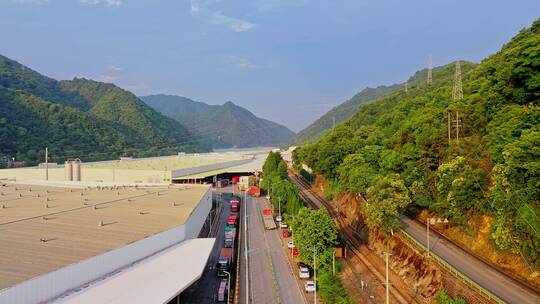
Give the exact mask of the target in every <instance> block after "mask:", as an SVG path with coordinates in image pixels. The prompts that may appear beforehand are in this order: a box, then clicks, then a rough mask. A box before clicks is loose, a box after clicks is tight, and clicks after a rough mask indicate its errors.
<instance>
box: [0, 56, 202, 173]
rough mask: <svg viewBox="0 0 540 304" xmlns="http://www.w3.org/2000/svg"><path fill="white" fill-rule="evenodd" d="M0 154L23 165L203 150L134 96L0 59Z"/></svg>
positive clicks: (165, 118)
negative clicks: (46, 150) (46, 159)
mask: <svg viewBox="0 0 540 304" xmlns="http://www.w3.org/2000/svg"><path fill="white" fill-rule="evenodd" d="M0 103H1V105H2V106H1V107H0V152H1V154H2V155H1V156H3V157H15V158H16V159H17V160H19V161H24V162H26V163H27V164H35V163H37V162H39V161H40V160H42V159H43V155H42V154H43V149H44V147H45V146H48V147H49V153H50V157H51V161H63V160H64V159H65V158H68V157H79V158H81V159H83V160H85V161H88V160H98V159H111V158H116V157H118V156H121V155H134V156H147V155H156V154H157V153H174V152H176V151H203V150H207V149H206V148H205V147H204V146H202V145H201V144H200V143H198V142H197V141H196V140H195V139H194V137H192V136H191V135H190V134H189V132H188V131H187V130H186V129H185V128H184V127H183V126H182V125H180V124H179V123H177V122H176V121H174V120H172V119H170V118H168V117H165V116H164V115H162V114H160V113H158V112H156V111H154V110H153V109H152V108H150V107H148V106H147V105H146V104H145V103H143V102H142V101H141V100H139V99H138V98H137V97H136V96H135V95H133V94H132V93H130V92H128V91H125V90H122V89H120V88H118V87H116V86H115V85H113V84H107V83H101V82H96V81H92V80H87V79H77V78H76V79H74V80H70V81H60V82H58V81H56V80H54V79H51V78H48V77H46V76H43V75H41V74H39V73H38V72H36V71H33V70H31V69H29V68H28V67H25V66H23V65H21V64H19V63H18V62H16V61H13V60H10V59H9V58H7V57H4V56H1V55H0Z"/></svg>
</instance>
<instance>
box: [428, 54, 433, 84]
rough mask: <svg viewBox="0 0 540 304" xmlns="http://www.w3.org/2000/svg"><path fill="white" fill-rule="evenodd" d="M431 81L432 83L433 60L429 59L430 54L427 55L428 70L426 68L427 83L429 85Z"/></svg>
mask: <svg viewBox="0 0 540 304" xmlns="http://www.w3.org/2000/svg"><path fill="white" fill-rule="evenodd" d="M432 83H433V60H432V59H431V55H429V59H428V70H427V84H428V85H431V84H432Z"/></svg>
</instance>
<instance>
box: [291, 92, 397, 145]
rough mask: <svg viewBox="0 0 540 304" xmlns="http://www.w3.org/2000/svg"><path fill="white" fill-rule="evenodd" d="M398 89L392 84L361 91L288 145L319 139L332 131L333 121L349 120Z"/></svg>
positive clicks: (325, 115) (306, 129)
mask: <svg viewBox="0 0 540 304" xmlns="http://www.w3.org/2000/svg"><path fill="white" fill-rule="evenodd" d="M399 87H400V86H399V85H397V84H394V85H391V86H378V87H376V88H365V89H363V90H362V91H361V92H360V93H358V94H356V95H354V96H353V97H352V98H351V99H349V100H347V101H345V102H344V103H342V104H340V105H339V106H336V107H334V108H333V109H332V110H330V111H328V112H327V113H326V114H324V115H323V116H321V117H320V118H319V119H317V120H316V121H314V122H313V123H311V124H310V125H309V126H307V127H306V128H305V129H303V130H302V131H300V132H298V134H297V135H296V137H295V138H294V139H293V140H292V142H291V143H290V144H291V145H292V146H296V145H301V144H304V143H307V142H312V141H315V140H317V139H319V138H320V137H321V136H323V135H324V133H326V132H328V130H330V129H332V127H333V126H334V120H335V123H336V124H338V123H340V122H343V121H345V120H347V119H349V118H351V116H353V115H354V113H356V111H358V109H359V108H360V107H361V106H362V105H363V104H365V103H367V102H370V101H373V100H376V99H378V98H381V97H383V96H386V95H388V94H390V92H392V91H394V90H395V89H397V88H399Z"/></svg>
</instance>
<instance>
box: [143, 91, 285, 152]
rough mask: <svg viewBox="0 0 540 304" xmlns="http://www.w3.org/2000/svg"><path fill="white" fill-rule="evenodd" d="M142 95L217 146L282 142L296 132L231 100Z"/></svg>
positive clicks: (161, 110) (210, 143)
mask: <svg viewBox="0 0 540 304" xmlns="http://www.w3.org/2000/svg"><path fill="white" fill-rule="evenodd" d="M140 98H141V99H142V100H143V101H144V102H146V103H147V104H148V105H149V106H151V107H153V108H154V109H155V110H156V111H159V112H161V113H163V114H165V115H167V116H169V117H171V118H173V119H175V120H176V121H178V122H180V123H181V124H182V125H183V126H184V127H186V128H187V129H188V130H189V131H190V132H191V133H193V134H195V135H196V136H197V137H198V138H200V139H201V141H202V142H203V143H205V144H206V145H211V146H212V147H215V148H224V147H256V146H279V145H282V144H285V143H287V142H289V141H290V140H291V139H292V138H293V137H294V136H295V133H294V132H293V131H291V130H289V129H288V128H287V127H285V126H283V125H280V124H277V123H275V122H272V121H269V120H266V119H263V118H259V117H257V116H255V115H254V114H253V113H251V112H250V111H249V110H247V109H245V108H243V107H240V106H237V105H235V104H234V103H232V102H230V101H228V102H226V103H225V104H223V105H209V104H206V103H204V102H199V101H194V100H191V99H189V98H186V97H181V96H175V95H163V94H159V95H149V96H141V97H140Z"/></svg>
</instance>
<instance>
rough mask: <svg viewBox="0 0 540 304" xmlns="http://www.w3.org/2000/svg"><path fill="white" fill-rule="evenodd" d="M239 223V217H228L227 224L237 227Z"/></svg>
mask: <svg viewBox="0 0 540 304" xmlns="http://www.w3.org/2000/svg"><path fill="white" fill-rule="evenodd" d="M237 223H238V218H237V217H229V218H227V225H229V226H232V227H236V224H237Z"/></svg>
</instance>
